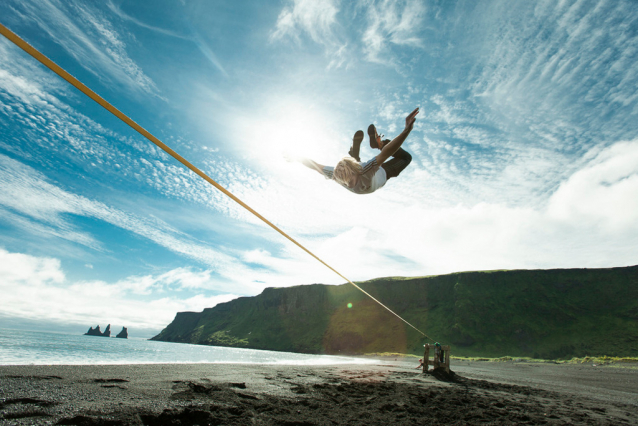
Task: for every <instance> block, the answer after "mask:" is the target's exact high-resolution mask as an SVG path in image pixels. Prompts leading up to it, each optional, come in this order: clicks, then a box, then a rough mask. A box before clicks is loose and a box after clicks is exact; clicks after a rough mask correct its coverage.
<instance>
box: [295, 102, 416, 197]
mask: <svg viewBox="0 0 638 426" xmlns="http://www.w3.org/2000/svg"><path fill="white" fill-rule="evenodd" d="M418 113H419V108H416V109H415V110H414V111H412V112H411V113H410V115H408V116H407V117H406V119H405V129H404V130H403V131H402V132H401V134H399V135H398V136H397V137H396V138H394V139H392V140H390V139H382V138H383V135H379V134H378V133H377V129H376V128H375V127H374V124H371V125H370V127H368V136H369V137H370V147H371V148H373V149H375V148H376V149H380V150H381V153H380V154H378V155H377V156H376V157H374V158H372V159H371V160H369V161H366V162H363V163H362V162H361V159H360V158H359V148H360V147H361V141H363V131H362V130H359V131H357V132H356V133H355V134H354V138H353V139H352V147H351V148H350V152H349V154H350V156H349V157H344V158H343V159H342V160H341V161H339V162H338V163H337V165H336V166H335V167H330V166H323V165H321V164H319V163H317V162H315V161H313V160H310V159H309V158H300V159H298V161H300V162H301V163H302V164H303V165H305V166H306V167H309V168H311V169H313V170H316V171H317V172H319V173H321V174H322V175H324V176H325V178H326V179H333V180H334V181H335V182H337V183H338V184H340V185H341V186H343V187H344V188H346V189H347V190H349V191H352V192H354V193H355V194H371V193H373V192H374V191H376V190H377V189H379V188H381V187H382V186H383V185H385V183H386V182H387V181H388V179H391V178H393V177H397V176H399V174H400V173H401V172H402V171H403V170H404V169H405V168H406V167H407V166H408V164H410V161H412V156H411V155H410V154H409V153H408V152H407V151H405V150H404V149H403V148H401V145H402V144H403V142H404V141H405V139H406V138H407V137H408V135H409V134H410V132H411V131H412V127H414V122H415V121H416V116H417V114H418ZM390 157H392V159H390V160H389V161H386V160H388V159H389V158H390Z"/></svg>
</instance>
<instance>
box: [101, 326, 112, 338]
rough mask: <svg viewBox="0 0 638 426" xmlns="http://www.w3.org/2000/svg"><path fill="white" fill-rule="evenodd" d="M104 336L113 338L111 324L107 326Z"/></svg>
mask: <svg viewBox="0 0 638 426" xmlns="http://www.w3.org/2000/svg"><path fill="white" fill-rule="evenodd" d="M102 336H104V337H111V324H109V325H107V326H106V330H104V333H102Z"/></svg>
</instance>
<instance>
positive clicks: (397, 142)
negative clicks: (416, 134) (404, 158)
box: [377, 108, 419, 166]
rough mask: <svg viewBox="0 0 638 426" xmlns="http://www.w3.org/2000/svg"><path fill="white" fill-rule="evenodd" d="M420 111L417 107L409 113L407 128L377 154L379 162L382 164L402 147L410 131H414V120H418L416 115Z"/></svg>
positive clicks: (406, 120) (406, 122) (406, 121)
mask: <svg viewBox="0 0 638 426" xmlns="http://www.w3.org/2000/svg"><path fill="white" fill-rule="evenodd" d="M418 113H419V108H417V109H415V110H414V111H412V112H411V113H410V115H408V116H407V117H406V119H405V129H404V130H403V131H402V132H401V134H400V135H399V136H397V137H396V138H394V139H392V141H390V142H388V143H387V144H386V145H385V146H384V147H383V149H382V150H381V154H379V155H377V164H378V165H379V166H380V165H381V164H383V163H384V162H385V160H387V159H388V158H390V157H391V156H392V155H393V154H394V153H395V152H397V151H398V150H399V148H401V145H402V144H403V142H404V141H405V139H406V138H407V137H408V135H409V134H410V132H411V131H412V127H414V122H415V121H416V115H417V114H418Z"/></svg>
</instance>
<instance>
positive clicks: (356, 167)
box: [332, 157, 361, 188]
mask: <svg viewBox="0 0 638 426" xmlns="http://www.w3.org/2000/svg"><path fill="white" fill-rule="evenodd" d="M359 173H361V164H359V163H358V162H357V160H355V159H354V158H352V157H343V158H342V159H341V161H339V162H338V163H337V165H336V166H335V169H334V171H333V172H332V178H333V179H334V180H336V181H337V182H338V183H340V184H341V185H344V186H347V187H348V188H352V187H354V184H355V183H356V181H357V175H358V174H359Z"/></svg>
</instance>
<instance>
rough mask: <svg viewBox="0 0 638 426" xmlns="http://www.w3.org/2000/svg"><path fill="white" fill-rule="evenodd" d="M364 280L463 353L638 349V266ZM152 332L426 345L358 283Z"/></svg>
mask: <svg viewBox="0 0 638 426" xmlns="http://www.w3.org/2000/svg"><path fill="white" fill-rule="evenodd" d="M357 284H358V285H360V286H361V287H362V288H363V289H365V290H366V291H367V292H368V293H370V294H371V295H372V296H374V297H376V298H377V299H379V300H380V301H381V302H382V303H384V304H385V305H387V306H388V307H389V308H390V309H392V310H394V311H395V312H397V313H398V314H399V315H401V316H402V317H403V318H405V319H406V320H407V321H409V322H410V323H412V324H414V325H415V326H416V327H417V328H419V329H420V330H423V331H424V332H425V333H426V334H427V335H429V336H431V337H432V338H433V339H436V340H437V341H439V342H441V343H445V344H451V345H452V346H453V354H454V355H466V356H491V357H497V356H505V355H509V356H521V357H522V356H529V357H535V358H549V359H553V358H571V357H573V356H585V355H591V356H594V355H610V356H636V355H637V354H638V266H632V267H626V268H611V269H555V270H516V271H491V272H462V273H455V274H449V275H440V276H430V277H418V278H379V279H374V280H370V281H365V282H360V283H357ZM348 304H352V305H351V307H348ZM153 340H162V341H169V342H182V343H196V344H204V345H216V346H233V347H245V348H254V349H269V350H276V351H290V352H306V353H327V354H363V353H372V352H400V353H414V354H419V353H422V348H423V344H424V343H425V342H426V341H425V340H424V338H423V337H422V336H421V335H420V334H419V333H418V332H416V331H414V330H413V329H412V328H410V327H409V326H407V325H405V323H403V322H402V321H400V320H399V319H397V318H396V317H394V316H393V315H392V314H391V313H389V312H388V311H386V310H385V309H383V308H382V307H380V306H379V305H378V304H376V303H375V302H374V301H372V300H371V299H370V298H368V297H367V296H366V295H364V294H363V293H361V292H360V291H359V290H357V289H356V288H354V287H353V286H352V285H350V284H344V285H339V286H329V285H322V284H313V285H303V286H296V287H287V288H267V289H265V290H264V291H263V293H262V294H260V295H258V296H254V297H241V298H239V299H236V300H233V301H231V302H228V303H222V304H219V305H217V306H215V307H214V308H209V309H205V310H204V311H203V312H198V313H195V312H180V313H178V314H177V315H176V317H175V319H174V320H173V322H172V323H171V324H169V325H168V326H167V327H166V328H165V329H164V330H162V332H161V333H160V334H159V335H157V336H155V337H153Z"/></svg>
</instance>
